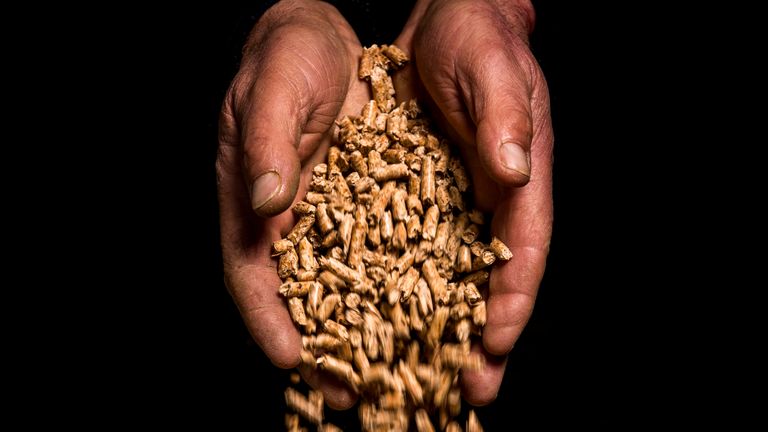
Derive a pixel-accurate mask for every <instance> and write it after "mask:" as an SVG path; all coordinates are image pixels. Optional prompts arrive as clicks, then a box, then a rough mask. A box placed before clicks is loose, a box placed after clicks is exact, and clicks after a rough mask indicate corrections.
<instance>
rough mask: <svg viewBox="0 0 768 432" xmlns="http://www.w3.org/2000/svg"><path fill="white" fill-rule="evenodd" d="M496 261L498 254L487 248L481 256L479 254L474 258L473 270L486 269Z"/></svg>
mask: <svg viewBox="0 0 768 432" xmlns="http://www.w3.org/2000/svg"><path fill="white" fill-rule="evenodd" d="M494 262H496V255H495V254H494V253H493V252H492V251H490V250H485V251H483V252H482V253H481V254H480V256H477V257H475V258H474V259H473V260H472V270H475V271H476V270H480V269H484V268H486V267H488V266H490V265H491V264H493V263H494Z"/></svg>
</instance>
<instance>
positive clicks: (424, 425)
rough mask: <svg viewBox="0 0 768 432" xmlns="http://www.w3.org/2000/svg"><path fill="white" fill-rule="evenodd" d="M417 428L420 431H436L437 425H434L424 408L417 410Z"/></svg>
mask: <svg viewBox="0 0 768 432" xmlns="http://www.w3.org/2000/svg"><path fill="white" fill-rule="evenodd" d="M415 417H416V429H417V430H418V431H419V432H435V427H434V426H432V421H431V420H430V419H429V414H427V411H426V410H425V409H424V408H420V409H418V410H416V414H415Z"/></svg>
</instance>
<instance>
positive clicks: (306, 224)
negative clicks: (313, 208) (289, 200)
mask: <svg viewBox="0 0 768 432" xmlns="http://www.w3.org/2000/svg"><path fill="white" fill-rule="evenodd" d="M314 223H315V213H308V214H305V215H303V216H302V217H301V218H300V219H299V221H298V222H297V223H296V225H295V226H294V227H293V229H291V231H290V232H289V233H288V235H286V236H285V238H287V239H288V240H290V241H291V243H293V244H294V245H295V244H298V243H299V239H301V238H302V237H304V236H305V235H307V231H309V229H310V228H311V227H312V225H313V224H314Z"/></svg>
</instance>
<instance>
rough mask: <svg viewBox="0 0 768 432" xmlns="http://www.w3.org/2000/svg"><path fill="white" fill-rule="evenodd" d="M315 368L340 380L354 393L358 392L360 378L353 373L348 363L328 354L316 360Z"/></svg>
mask: <svg viewBox="0 0 768 432" xmlns="http://www.w3.org/2000/svg"><path fill="white" fill-rule="evenodd" d="M317 366H318V367H319V368H320V369H321V370H325V371H328V372H330V373H331V374H333V375H335V376H336V377H337V378H339V379H341V380H342V381H344V382H345V383H347V384H349V386H350V387H351V388H352V390H354V391H358V388H359V387H360V384H361V383H362V381H361V380H360V376H359V375H358V374H357V373H356V372H355V371H354V369H353V368H352V365H351V364H350V363H349V362H345V361H343V360H340V359H338V358H336V357H333V356H331V355H328V354H324V355H322V356H320V357H319V358H318V359H317Z"/></svg>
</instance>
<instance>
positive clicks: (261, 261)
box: [216, 0, 370, 409]
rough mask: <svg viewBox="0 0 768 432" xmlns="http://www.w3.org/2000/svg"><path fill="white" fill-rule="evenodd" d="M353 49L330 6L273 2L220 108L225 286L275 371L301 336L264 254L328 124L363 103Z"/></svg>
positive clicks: (346, 397)
mask: <svg viewBox="0 0 768 432" xmlns="http://www.w3.org/2000/svg"><path fill="white" fill-rule="evenodd" d="M361 51H362V47H361V46H360V42H359V41H358V39H357V36H355V33H354V31H353V30H352V28H351V27H350V26H349V24H348V23H347V22H346V20H345V19H344V18H343V17H342V16H341V14H339V12H338V11H337V10H336V9H335V8H334V7H333V6H331V5H329V4H327V3H324V2H315V1H298V0H297V1H293V0H291V1H282V2H279V3H278V4H277V5H275V6H273V7H272V8H270V9H269V10H268V11H267V12H266V13H265V14H264V15H263V16H262V17H261V19H260V20H259V21H258V23H257V24H256V26H255V27H254V29H253V31H252V32H251V34H250V36H249V38H248V42H247V43H246V46H245V48H244V49H243V59H242V64H241V67H240V70H239V72H238V73H237V75H236V76H235V78H234V80H233V82H232V85H231V86H230V88H229V91H228V92H227V96H226V99H225V101H224V104H223V107H222V110H221V115H220V119H219V152H218V158H217V161H216V172H217V177H218V179H217V180H218V194H219V210H220V223H221V245H222V254H223V261H224V275H225V281H226V285H227V288H228V289H229V292H230V294H231V295H232V297H233V299H234V301H235V303H236V304H237V306H238V308H239V310H240V313H241V315H242V317H243V320H244V321H245V324H246V326H247V327H248V330H249V331H250V333H251V335H252V336H253V338H254V339H255V340H256V342H257V343H258V344H259V346H260V347H261V349H262V350H263V351H264V353H265V354H266V355H267V356H268V357H269V358H270V360H271V361H272V362H273V363H274V364H275V365H276V366H278V367H281V368H292V367H296V366H297V365H298V364H299V352H300V349H301V337H300V335H299V332H298V331H297V330H296V328H295V326H294V324H293V322H292V321H291V318H290V316H289V314H288V309H287V308H286V306H285V302H284V300H283V299H282V298H281V297H280V296H279V295H278V290H277V288H278V286H279V285H280V279H279V278H278V276H277V270H276V268H275V263H274V261H273V259H272V258H271V256H270V248H271V245H272V242H273V241H275V240H279V239H281V238H282V237H283V236H284V235H285V234H286V233H287V232H288V231H289V230H290V229H291V227H293V225H294V224H295V219H294V215H293V214H292V212H291V211H285V210H286V209H288V208H289V206H291V204H292V203H293V202H294V200H295V198H296V196H297V194H298V195H299V196H304V195H305V193H306V191H307V186H308V183H309V181H310V180H311V168H312V167H313V166H315V165H316V164H318V163H321V162H324V160H325V155H326V153H327V149H328V145H329V144H330V141H331V132H330V129H331V127H332V126H333V122H334V120H335V119H337V118H339V117H340V116H343V115H346V114H359V109H360V107H361V106H363V105H364V104H365V103H366V102H367V101H368V100H369V99H370V96H369V91H368V89H367V87H366V85H365V84H364V83H363V82H362V81H360V80H358V78H357V63H358V58H359V55H360V53H361ZM302 373H303V374H304V378H305V380H306V381H307V382H308V383H309V384H310V385H312V386H313V387H315V388H319V389H321V390H322V391H323V393H324V395H325V399H326V401H327V402H328V404H329V405H330V406H331V407H334V408H339V409H342V408H349V407H351V406H352V405H353V404H354V402H355V396H354V395H353V393H352V392H351V391H350V390H349V389H348V388H347V387H346V386H344V385H342V384H341V383H340V382H339V381H337V380H335V379H333V378H332V377H330V376H326V375H325V374H316V373H312V372H310V371H307V370H304V371H302Z"/></svg>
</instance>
